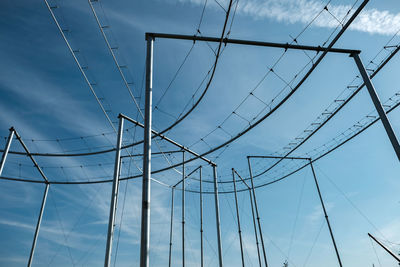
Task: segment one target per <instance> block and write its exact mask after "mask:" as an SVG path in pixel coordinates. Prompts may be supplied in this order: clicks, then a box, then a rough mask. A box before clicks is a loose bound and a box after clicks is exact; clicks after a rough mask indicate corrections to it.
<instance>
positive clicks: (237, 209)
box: [232, 168, 244, 267]
mask: <svg viewBox="0 0 400 267" xmlns="http://www.w3.org/2000/svg"><path fill="white" fill-rule="evenodd" d="M232 181H233V191H234V193H235V206H236V218H237V224H238V233H239V242H240V256H241V258H242V266H243V267H244V255H243V241H242V230H241V228H240V216H239V205H238V199H237V191H236V181H235V171H234V169H233V168H232Z"/></svg>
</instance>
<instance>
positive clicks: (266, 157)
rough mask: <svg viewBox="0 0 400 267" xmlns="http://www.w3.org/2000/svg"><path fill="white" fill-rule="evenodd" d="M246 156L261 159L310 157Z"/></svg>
mask: <svg viewBox="0 0 400 267" xmlns="http://www.w3.org/2000/svg"><path fill="white" fill-rule="evenodd" d="M247 157H248V158H261V159H300V160H310V159H311V158H301V157H279V156H247Z"/></svg>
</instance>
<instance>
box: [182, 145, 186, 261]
mask: <svg viewBox="0 0 400 267" xmlns="http://www.w3.org/2000/svg"><path fill="white" fill-rule="evenodd" d="M182 162H183V164H182V266H183V267H185V152H184V151H183V152H182Z"/></svg>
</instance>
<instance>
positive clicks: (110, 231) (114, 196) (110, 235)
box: [104, 116, 124, 267]
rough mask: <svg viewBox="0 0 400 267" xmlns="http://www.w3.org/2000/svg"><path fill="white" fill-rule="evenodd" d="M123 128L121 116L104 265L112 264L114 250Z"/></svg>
mask: <svg viewBox="0 0 400 267" xmlns="http://www.w3.org/2000/svg"><path fill="white" fill-rule="evenodd" d="M123 130H124V118H122V117H121V116H119V127H118V136H117V146H116V150H115V152H116V153H115V163H114V179H113V185H112V191H111V203H110V216H109V218H108V232H107V245H106V254H105V258H104V267H109V266H110V264H111V251H112V242H113V236H114V221H115V211H116V209H117V200H118V187H119V174H120V168H121V165H120V164H121V146H122V134H123Z"/></svg>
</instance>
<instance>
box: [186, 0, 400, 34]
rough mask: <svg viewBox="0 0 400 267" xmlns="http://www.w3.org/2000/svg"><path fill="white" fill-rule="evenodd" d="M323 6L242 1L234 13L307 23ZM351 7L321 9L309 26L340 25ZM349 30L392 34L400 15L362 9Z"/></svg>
mask: <svg viewBox="0 0 400 267" xmlns="http://www.w3.org/2000/svg"><path fill="white" fill-rule="evenodd" d="M181 2H190V3H192V4H195V5H203V4H204V3H203V1H199V0H181ZM208 6H209V7H211V8H218V9H221V8H220V7H219V6H217V4H215V3H210V4H208ZM225 6H226V4H225ZM324 6H325V4H324V3H323V2H321V1H313V0H311V1H307V0H267V1H260V0H243V1H240V2H239V6H238V10H237V13H238V14H240V15H245V16H249V17H252V18H254V19H271V20H275V21H278V22H282V23H289V24H295V23H302V24H308V23H309V22H310V21H312V20H313V19H314V18H315V16H316V15H317V14H318V13H319V12H320V11H321V10H322V9H323V8H324ZM350 8H351V6H349V5H328V10H329V12H328V11H325V10H324V11H323V12H322V13H321V15H320V16H319V17H318V18H317V19H316V20H315V21H314V22H313V24H312V25H313V26H314V27H315V26H317V27H322V28H334V27H336V26H337V25H338V24H339V22H338V20H337V19H339V20H342V19H343V18H344V17H345V16H346V14H347V12H348V10H349V9H350ZM353 11H354V10H353ZM329 13H331V14H329ZM350 29H353V30H357V31H361V32H367V33H371V34H383V35H392V34H395V33H396V32H397V31H398V30H399V29H400V14H392V13H390V12H389V11H386V10H383V11H381V10H377V9H364V10H363V11H362V12H361V13H360V14H359V16H358V17H357V19H356V20H355V21H354V22H353V23H352V25H351V26H350Z"/></svg>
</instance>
